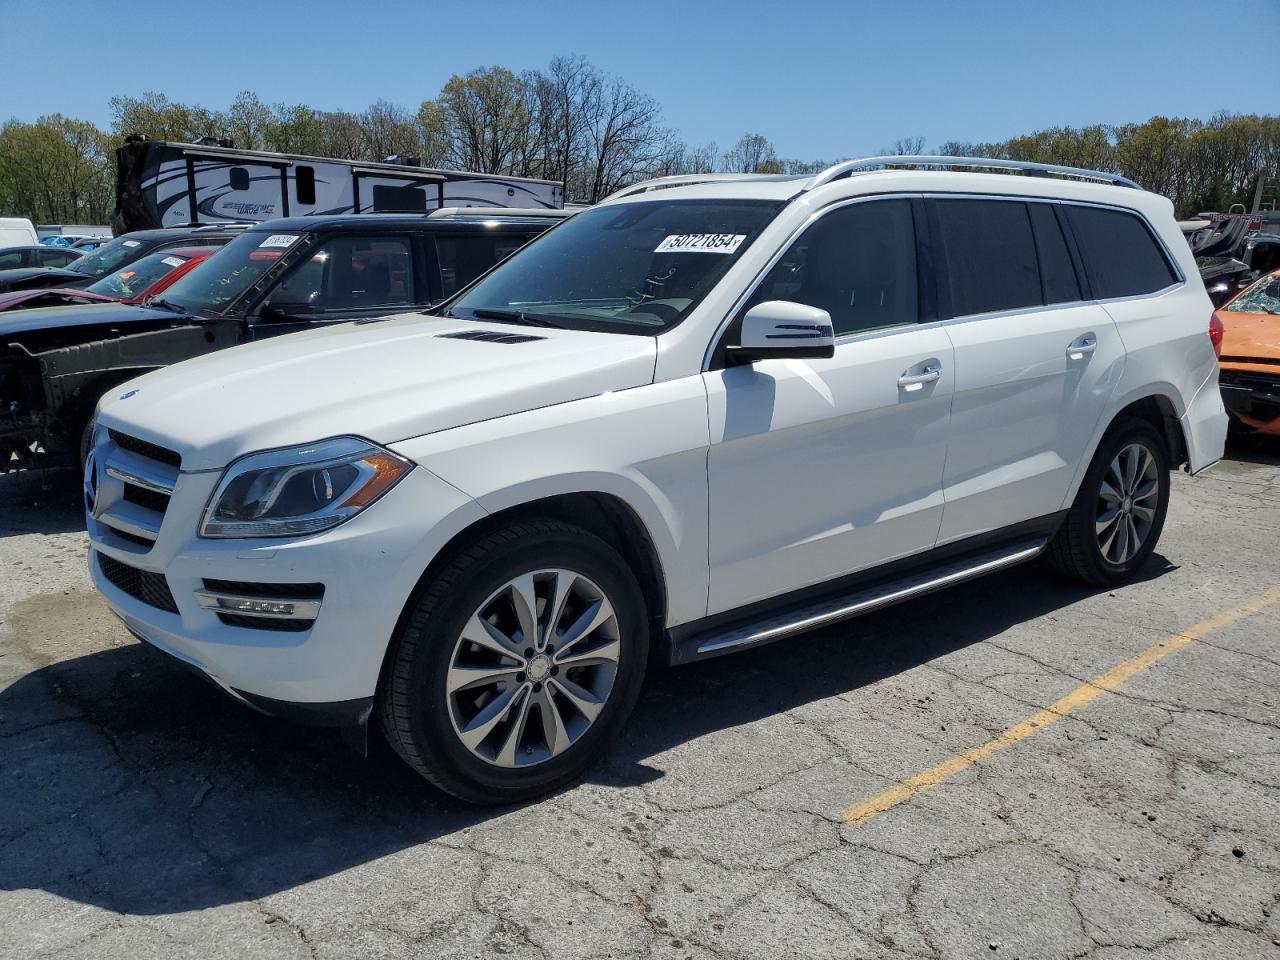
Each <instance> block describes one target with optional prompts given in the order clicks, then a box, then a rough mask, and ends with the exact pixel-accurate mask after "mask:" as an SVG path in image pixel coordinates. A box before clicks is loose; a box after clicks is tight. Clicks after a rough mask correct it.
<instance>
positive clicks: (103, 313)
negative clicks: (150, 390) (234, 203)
mask: <svg viewBox="0 0 1280 960" xmlns="http://www.w3.org/2000/svg"><path fill="white" fill-rule="evenodd" d="M563 216H565V215H564V214H563V213H562V212H560V211H550V212H547V211H525V212H523V214H522V213H521V212H520V211H484V210H481V211H479V212H478V213H476V214H469V213H468V212H467V211H465V210H463V211H452V210H444V211H437V212H436V213H434V214H432V215H430V216H427V217H422V216H392V215H386V214H377V215H367V216H346V217H298V218H295V219H290V220H275V221H272V222H270V223H266V224H261V225H255V226H253V227H252V228H250V229H246V230H241V231H239V232H238V234H237V236H236V239H234V240H232V241H231V243H229V244H226V245H225V246H223V247H222V248H221V249H219V250H218V251H217V252H216V253H215V254H214V255H212V256H211V257H210V258H209V259H208V260H207V261H205V262H204V263H203V264H202V265H201V266H200V268H199V269H197V270H193V271H192V272H190V273H187V274H185V275H184V276H182V277H180V278H178V279H176V280H175V281H174V282H173V283H172V284H171V285H170V286H169V287H168V288H167V289H166V290H165V291H164V292H163V295H161V296H159V297H154V298H152V299H150V300H149V301H148V302H147V303H146V304H145V305H137V306H133V305H130V304H127V303H93V304H81V305H79V306H63V307H56V306H55V307H45V308H43V309H39V310H13V311H9V312H5V313H3V314H0V345H6V346H7V349H6V348H5V347H0V464H7V463H8V462H9V460H10V457H11V456H13V455H15V454H16V455H17V456H18V457H19V458H20V459H26V458H27V457H28V456H29V455H30V453H31V452H32V451H33V450H34V449H36V448H37V447H39V448H43V450H44V451H45V452H47V453H55V454H62V455H64V456H66V455H70V454H73V453H75V452H77V451H78V450H79V445H80V440H81V436H82V433H83V431H84V426H85V424H86V423H87V422H88V420H89V416H90V414H91V413H92V411H93V407H94V404H96V403H97V401H98V398H99V397H100V396H101V395H102V393H103V392H104V391H106V390H109V389H110V388H112V387H113V386H115V385H116V384H119V383H122V382H124V381H125V380H129V379H132V378H133V377H136V376H137V375H138V374H140V373H145V372H146V371H148V370H154V369H156V368H158V367H163V366H167V365H168V364H171V363H177V362H178V361H180V360H185V359H188V358H190V357H195V356H199V355H201V354H205V353H210V352H212V351H215V350H221V349H222V348H224V347H230V346H234V345H235V344H238V343H244V342H246V341H250V340H260V339H264V338H267V337H275V336H279V335H280V334H283V333H290V332H293V331H297V330H304V329H307V328H308V327H312V326H323V325H328V324H333V323H336V322H341V321H346V320H352V319H358V318H372V317H379V316H385V315H386V314H389V313H395V312H398V311H401V310H405V309H410V308H414V307H419V308H421V307H426V306H428V305H429V304H432V303H435V302H437V301H439V300H441V299H443V298H444V297H446V296H449V295H451V294H452V293H453V292H454V291H455V290H456V289H457V288H458V287H459V286H460V285H462V284H464V283H467V282H469V281H470V280H471V279H473V278H474V277H476V276H478V275H480V274H481V273H483V272H484V271H486V270H488V269H489V268H490V267H491V266H493V264H494V263H496V262H498V261H499V260H502V259H503V258H505V257H506V256H507V255H509V254H510V253H512V252H513V251H514V250H516V249H518V248H519V247H520V246H521V245H523V244H524V243H526V242H527V241H528V240H529V239H530V238H532V237H534V236H536V235H537V234H538V233H540V232H541V231H543V230H545V229H546V228H547V227H549V226H551V225H552V224H554V223H556V222H557V221H558V220H559V219H560V218H562V217H563ZM156 233H166V231H156ZM183 235H184V236H187V237H190V236H191V235H192V232H191V231H186V232H185V233H183ZM127 236H136V235H134V234H130V235H127ZM223 237H224V239H225V235H223ZM122 239H124V238H117V240H122ZM153 246H154V245H153ZM108 249H109V248H108V247H104V248H103V250H102V251H99V253H102V252H105V251H107V250H108ZM162 252H165V253H167V252H168V251H167V248H166V249H165V250H163V251H162ZM90 256H93V255H92V254H91V255H90ZM134 262H137V261H131V263H134Z"/></svg>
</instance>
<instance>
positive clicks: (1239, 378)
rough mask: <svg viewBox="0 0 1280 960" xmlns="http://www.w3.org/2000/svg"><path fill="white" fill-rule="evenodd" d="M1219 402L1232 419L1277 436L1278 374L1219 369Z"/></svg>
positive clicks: (1279, 418)
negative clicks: (1220, 391)
mask: <svg viewBox="0 0 1280 960" xmlns="http://www.w3.org/2000/svg"><path fill="white" fill-rule="evenodd" d="M1218 383H1219V385H1220V387H1221V388H1222V402H1223V405H1224V406H1225V407H1226V408H1227V412H1229V413H1230V414H1231V415H1232V416H1233V417H1235V418H1236V419H1237V420H1239V421H1240V422H1241V423H1245V424H1247V425H1249V426H1251V427H1254V428H1255V429H1258V430H1262V431H1264V432H1266V433H1274V434H1280V373H1277V374H1275V375H1271V374H1266V373H1256V372H1253V371H1246V370H1223V371H1222V372H1221V373H1220V374H1219V375H1218Z"/></svg>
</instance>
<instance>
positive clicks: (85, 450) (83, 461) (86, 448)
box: [80, 417, 93, 473]
mask: <svg viewBox="0 0 1280 960" xmlns="http://www.w3.org/2000/svg"><path fill="white" fill-rule="evenodd" d="M92 449H93V417H90V418H89V419H88V420H87V421H85V425H84V426H83V427H81V428H80V472H81V473H84V468H85V466H86V465H87V464H88V463H89V453H90V451H91V450H92Z"/></svg>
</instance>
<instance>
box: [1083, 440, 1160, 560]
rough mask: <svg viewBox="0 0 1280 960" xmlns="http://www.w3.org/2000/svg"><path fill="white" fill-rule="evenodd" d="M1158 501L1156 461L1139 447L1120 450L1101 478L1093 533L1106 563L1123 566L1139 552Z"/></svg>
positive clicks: (1135, 445) (1149, 530)
mask: <svg viewBox="0 0 1280 960" xmlns="http://www.w3.org/2000/svg"><path fill="white" fill-rule="evenodd" d="M1159 501H1160V473H1159V469H1158V467H1157V464H1156V458H1155V457H1154V456H1152V454H1151V451H1150V450H1148V449H1147V448H1146V446H1145V445H1143V444H1141V443H1130V444H1127V445H1126V446H1124V447H1121V448H1120V451H1119V452H1118V453H1117V454H1116V455H1115V458H1114V459H1113V460H1112V461H1111V463H1110V464H1109V465H1108V466H1107V470H1106V473H1104V474H1103V475H1102V486H1101V487H1100V488H1099V490H1098V512H1097V518H1096V520H1095V522H1094V530H1095V533H1096V535H1097V538H1098V548H1099V549H1100V550H1101V551H1102V557H1103V559H1104V560H1106V561H1107V562H1108V563H1111V564H1115V565H1116V566H1122V565H1123V564H1125V563H1128V562H1129V561H1130V560H1132V559H1133V557H1134V556H1135V555H1136V554H1137V552H1138V551H1139V550H1141V549H1142V545H1143V544H1144V543H1145V542H1146V540H1147V537H1148V536H1149V535H1150V533H1151V527H1152V525H1153V524H1154V523H1155V518H1156V508H1157V506H1158V504H1159Z"/></svg>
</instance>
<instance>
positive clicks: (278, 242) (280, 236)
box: [258, 233, 298, 248]
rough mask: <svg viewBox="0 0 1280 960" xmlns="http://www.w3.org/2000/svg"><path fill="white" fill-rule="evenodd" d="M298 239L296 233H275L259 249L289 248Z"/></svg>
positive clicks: (259, 245)
mask: <svg viewBox="0 0 1280 960" xmlns="http://www.w3.org/2000/svg"><path fill="white" fill-rule="evenodd" d="M297 239H298V235H297V234H296V233H273V234H272V235H271V236H269V237H267V239H265V240H263V241H262V242H261V243H260V244H258V247H259V248H261V247H289V246H292V245H293V241H295V240H297Z"/></svg>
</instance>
